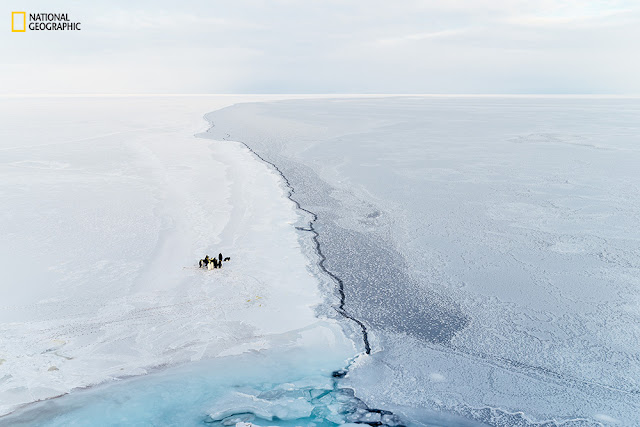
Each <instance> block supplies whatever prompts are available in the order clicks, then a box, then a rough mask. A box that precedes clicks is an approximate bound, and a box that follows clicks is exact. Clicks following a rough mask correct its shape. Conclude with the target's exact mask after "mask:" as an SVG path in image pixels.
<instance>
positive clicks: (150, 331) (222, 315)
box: [0, 96, 362, 425]
mask: <svg viewBox="0 0 640 427" xmlns="http://www.w3.org/2000/svg"><path fill="white" fill-rule="evenodd" d="M257 99H260V97H253V96H251V97H216V96H203V97H188V96H187V97H144V96H143V97H45V98H38V97H28V98H21V97H5V98H0V178H1V179H0V203H1V205H2V209H1V210H0V236H1V242H0V271H1V272H2V274H1V275H0V425H16V424H26V425H40V424H46V423H50V424H53V425H114V424H120V425H122V423H124V424H127V423H128V422H125V421H126V420H127V419H130V420H133V421H135V422H132V423H133V424H138V425H149V423H151V422H153V423H154V424H155V425H159V424H165V425H176V424H178V425H192V424H194V423H196V424H197V423H202V422H203V419H204V416H205V415H206V414H207V412H209V413H211V414H213V413H216V412H220V411H222V410H232V412H233V409H234V408H236V409H238V407H237V405H236V404H235V403H233V402H227V401H224V400H222V401H220V403H219V404H216V402H217V401H218V400H217V399H222V398H223V397H225V396H226V395H225V394H224V393H222V391H221V390H223V389H225V388H226V389H229V388H233V387H235V386H240V385H242V386H246V387H249V386H253V387H255V388H256V390H259V392H265V391H268V390H269V387H273V388H274V389H275V388H276V387H287V386H286V384H287V382H288V381H294V380H295V381H303V380H304V381H308V382H310V383H314V381H312V379H313V378H316V377H318V378H320V380H318V382H317V384H315V383H314V384H315V386H316V388H317V389H323V387H325V385H326V384H325V383H327V381H330V379H331V372H332V371H333V370H336V369H342V368H344V367H345V366H346V364H347V362H348V361H350V360H351V359H352V358H353V357H354V356H355V355H356V354H357V353H358V352H359V348H361V347H362V343H361V342H360V341H353V340H351V339H349V337H348V336H347V335H345V333H344V328H343V327H342V326H341V325H339V324H338V323H337V322H336V320H335V319H332V318H330V317H327V316H320V317H318V314H319V311H321V307H322V306H323V305H324V301H325V299H326V297H325V295H324V294H325V293H323V292H321V289H323V287H331V288H332V287H333V286H334V285H333V283H331V282H330V281H329V280H328V278H326V277H324V278H323V276H322V275H321V274H319V271H318V269H317V266H316V263H315V262H314V259H313V251H312V248H311V246H310V239H302V238H301V237H302V234H301V232H300V231H299V230H296V226H303V225H306V224H308V218H306V216H305V215H303V214H302V212H301V211H299V210H297V209H296V206H295V204H294V203H292V202H291V201H290V200H289V199H288V198H287V197H286V194H287V190H286V188H285V186H284V184H283V181H282V179H281V177H280V175H278V174H277V173H276V172H275V171H274V170H273V169H272V168H270V167H269V166H268V165H266V164H264V163H263V162H260V161H258V160H257V159H256V157H255V155H254V154H253V153H251V152H250V151H249V150H248V149H247V148H246V147H244V146H243V145H242V144H239V143H236V144H232V143H228V142H217V141H211V140H207V139H202V138H195V137H194V134H195V133H197V132H200V131H204V130H206V128H207V122H206V121H205V120H203V117H202V116H203V114H204V113H205V112H207V111H211V110H212V109H216V108H221V107H224V106H227V105H230V104H232V103H233V102H238V101H242V100H245V101H246V100H257ZM218 252H222V253H224V254H225V256H226V255H230V256H231V261H230V262H228V263H226V264H225V267H224V268H223V269H222V270H214V271H203V270H200V269H198V268H197V262H198V259H199V258H202V257H203V256H204V255H205V254H207V253H208V254H210V255H217V254H218ZM329 314H330V313H329ZM354 343H355V344H354ZM270 350H273V351H270ZM276 350H277V351H276ZM241 355H244V356H241ZM234 356H235V357H236V358H237V359H238V361H237V363H231V362H229V361H230V360H231V361H232V362H233V360H234ZM215 358H220V360H221V361H220V362H219V363H212V364H211V365H207V364H197V363H196V362H199V361H207V360H209V361H210V360H211V359H215ZM189 362H193V363H194V365H193V366H191V365H189V367H188V368H185V370H183V371H177V372H179V373H175V374H171V373H167V374H166V377H165V376H163V372H164V370H165V369H166V368H167V367H170V366H174V365H184V364H189ZM276 366H277V367H278V368H277V369H276V368H275V367H276ZM261 367H262V368H261ZM288 367H291V369H289V368H288ZM305 367H306V368H307V369H306V370H305V369H303V368H305ZM252 369H253V370H252ZM261 369H262V370H261ZM150 372H155V373H156V374H155V375H153V376H152V375H150V376H149V379H148V381H147V379H146V378H143V379H139V380H134V379H129V380H127V381H120V380H121V379H122V378H130V377H135V376H141V375H143V374H147V373H150ZM172 372H173V371H172ZM247 372H254V373H255V376H254V377H255V378H254V379H255V381H254V382H253V383H251V381H250V380H248V379H247V378H248V377H250V375H248V374H247ZM269 372H271V376H269ZM180 373H181V374H180ZM305 378H311V379H309V380H305ZM114 382H116V383H117V384H114ZM98 384H103V385H104V387H96V388H95V390H94V389H91V390H89V391H86V392H82V391H78V390H80V389H84V388H87V387H91V386H95V385H98ZM231 384H233V387H232V385H231ZM111 385H113V386H114V388H111ZM305 387H306V388H304V387H303V389H305V390H306V389H307V388H308V389H311V388H313V387H311V386H305ZM70 391H73V392H72V393H71V394H69V395H68V396H64V397H61V398H57V399H53V400H51V401H48V402H46V403H41V404H34V405H31V404H32V403H33V402H36V401H40V400H46V399H52V398H54V397H57V396H62V395H65V394H66V393H69V392H70ZM143 391H144V392H143ZM245 394H246V393H245ZM247 396H249V397H247V398H246V399H249V398H250V397H251V395H250V394H247ZM232 400H233V399H232ZM276 400H277V399H275V398H274V399H271V400H269V399H266V398H265V399H261V401H258V403H259V405H258V407H256V408H255V409H256V411H259V412H260V414H261V415H262V416H263V417H264V419H265V420H266V419H269V415H270V414H271V415H273V414H275V413H276V412H277V413H282V411H284V409H281V408H280V406H282V405H283V402H282V401H280V402H276V403H274V401H276ZM101 402H102V403H101ZM225 402H226V403H225ZM285 402H286V400H285ZM245 403H246V402H245ZM278 405H280V406H278ZM78 406H79V407H80V409H78ZM245 406H246V405H245ZM298 406H299V407H300V408H306V409H308V408H309V406H310V404H309V403H308V402H307V404H305V402H302V401H301V402H298ZM320 406H322V405H320ZM325 406H326V405H325ZM21 407H24V408H22V409H21V410H20V411H18V412H15V413H13V414H12V415H9V416H8V417H3V415H6V414H7V413H10V412H12V411H14V410H16V409H17V408H21ZM300 408H299V409H300ZM241 409H242V407H240V408H239V409H238V410H241ZM285 409H286V408H285ZM306 409H305V410H306ZM270 411H272V412H270ZM302 412H304V411H302ZM302 412H298V413H302ZM168 413H171V414H173V415H172V417H173V418H171V417H168V418H163V416H164V415H166V414H168ZM194 414H195V415H194ZM107 415H109V416H110V418H108V419H107ZM194 416H195V417H196V418H193V417H194ZM198 417H199V418H198ZM123 420H125V421H123Z"/></svg>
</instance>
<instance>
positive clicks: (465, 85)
mask: <svg viewBox="0 0 640 427" xmlns="http://www.w3.org/2000/svg"><path fill="white" fill-rule="evenodd" d="M11 11H26V12H27V13H35V12H65V13H68V14H69V18H70V20H72V21H80V22H82V30H81V31H79V32H37V31H27V32H26V33H12V32H11V31H10V27H11V24H10V21H11ZM0 14H4V16H5V20H4V22H5V27H6V28H5V30H3V31H0V49H1V50H2V55H1V56H0V58H1V59H0V93H4V94H7V93H509V94H512V93H513V94H518V93H534V94H539V93H560V94H564V93H588V94H640V0H632V1H623V0H620V1H617V0H611V1H604V0H601V1H591V0H581V1H580V0H440V1H436V0H406V1H402V0H396V1H392V0H387V1H376V0H366V1H364V0H363V1H347V0H335V1H328V0H325V1H314V0H269V1H267V0H262V1H260V0H232V1H221V0H202V1H185V0H173V1H168V0H153V1H135V0H111V1H102V2H98V1H91V2H90V1H80V0H76V1H70V0H54V1H51V0H46V1H29V0H4V1H3V2H2V11H0Z"/></svg>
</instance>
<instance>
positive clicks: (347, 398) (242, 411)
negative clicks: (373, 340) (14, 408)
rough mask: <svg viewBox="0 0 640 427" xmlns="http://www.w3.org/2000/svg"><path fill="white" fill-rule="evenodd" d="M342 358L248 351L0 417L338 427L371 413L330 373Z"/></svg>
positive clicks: (13, 420) (24, 421)
mask: <svg viewBox="0 0 640 427" xmlns="http://www.w3.org/2000/svg"><path fill="white" fill-rule="evenodd" d="M341 363H343V361H342V360H340V357H339V356H338V357H336V356H332V355H330V354H319V352H317V351H316V352H315V354H313V352H311V351H305V350H302V349H299V348H298V349H295V350H288V351H261V352H250V353H245V354H242V355H239V356H230V357H224V358H220V359H216V360H210V361H204V362H197V363H192V364H188V365H185V366H181V367H174V368H169V369H166V370H162V371H158V372H156V373H152V374H149V375H146V376H142V377H135V378H129V379H125V380H121V381H117V382H113V383H110V384H107V385H102V386H98V387H94V388H91V389H86V390H79V391H75V392H73V393H71V394H69V395H66V396H63V397H61V398H57V399H52V400H48V401H44V402H40V403H37V404H34V405H30V406H29V407H27V408H26V409H23V410H21V411H18V412H17V413H14V414H12V415H11V416H9V417H5V418H2V419H0V425H2V426H8V425H11V426H21V425H24V426H26V425H28V426H32V425H38V426H50V427H53V426H96V425H99V426H116V425H128V426H149V425H154V426H174V425H176V426H177V425H179V426H200V425H233V424H235V422H238V421H250V422H254V423H256V424H262V425H264V424H265V423H268V424H269V425H281V426H294V425H308V426H318V427H322V426H333V425H337V424H342V423H345V422H347V421H349V420H355V419H356V418H358V419H360V418H361V417H362V416H365V417H367V416H369V417H371V416H373V417H374V418H375V417H377V418H380V417H381V416H382V415H381V414H379V413H376V412H373V413H372V414H371V415H367V414H368V411H366V409H365V408H366V406H365V405H364V404H363V403H362V402H360V401H359V400H358V399H356V398H354V397H353V393H352V391H351V390H349V389H341V388H339V386H338V382H339V379H337V378H334V377H333V376H332V373H333V371H334V369H335V368H336V367H338V368H339V367H340V366H341V365H340V364H341Z"/></svg>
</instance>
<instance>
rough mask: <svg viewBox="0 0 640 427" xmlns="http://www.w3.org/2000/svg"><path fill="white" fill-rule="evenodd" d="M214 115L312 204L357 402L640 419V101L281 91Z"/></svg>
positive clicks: (524, 415) (551, 419) (523, 418)
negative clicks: (358, 333) (345, 329)
mask: <svg viewBox="0 0 640 427" xmlns="http://www.w3.org/2000/svg"><path fill="white" fill-rule="evenodd" d="M207 119H208V120H210V121H211V122H212V124H213V125H214V126H213V127H212V129H211V130H210V131H209V134H210V136H211V137H212V138H214V139H230V140H234V141H241V142H243V143H245V144H246V145H247V146H248V147H250V148H251V149H252V150H253V151H255V152H256V153H257V154H258V155H259V156H261V157H262V158H263V159H264V160H266V161H267V162H270V163H272V164H273V165H275V167H277V168H278V170H279V171H280V172H281V173H282V174H283V175H284V176H286V177H287V180H288V182H289V184H290V185H291V187H292V188H293V194H292V198H293V199H294V200H296V201H297V202H298V203H299V204H300V205H301V206H302V208H304V209H307V210H309V211H311V212H314V213H315V214H316V215H317V221H316V223H315V229H316V231H317V232H318V241H319V244H320V246H321V247H322V251H323V254H324V256H326V261H325V262H324V266H325V267H326V269H327V270H328V271H329V272H330V273H331V274H333V275H335V276H336V277H338V278H340V279H341V281H342V282H343V284H344V293H345V304H344V309H345V312H346V313H347V314H348V315H349V316H352V317H353V318H356V319H358V320H359V321H360V322H362V324H363V329H364V330H366V332H367V335H368V340H369V341H370V343H371V356H370V357H362V358H359V359H358V360H357V361H356V362H355V363H354V366H352V367H351V369H350V370H349V374H348V375H347V376H346V378H345V381H346V383H347V384H349V385H350V386H351V387H353V388H354V390H356V394H357V395H358V396H359V397H361V398H362V399H363V400H364V401H366V402H367V403H368V404H370V405H374V406H376V407H380V408H384V409H387V410H391V411H393V412H394V413H396V414H399V415H401V416H402V415H404V416H412V417H414V419H424V418H420V415H419V414H420V413H424V411H426V410H432V411H444V412H447V413H453V414H457V415H460V416H462V417H465V418H467V419H470V420H476V421H479V422H483V423H487V424H490V425H504V426H513V425H540V424H543V425H628V426H632V425H639V424H640V341H639V338H640V231H639V230H640V228H638V223H639V220H640V191H639V190H640V168H639V165H640V145H639V144H640V140H639V135H640V100H638V99H626V98H617V99H616V98H608V99H607V98H597V97H582V98H581V97H574V98H571V97H555V98H554V97H548V98H545V97H528V98H527V97H502V98H501V97H398V98H380V99H333V100H327V99H323V100H293V101H282V102H272V103H248V104H239V105H234V106H232V107H228V108H225V109H222V110H219V111H216V112H213V113H211V114H209V115H207ZM445 424H446V423H445Z"/></svg>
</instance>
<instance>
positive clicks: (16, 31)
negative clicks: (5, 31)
mask: <svg viewBox="0 0 640 427" xmlns="http://www.w3.org/2000/svg"><path fill="white" fill-rule="evenodd" d="M16 15H22V29H21V30H16V29H14V28H15V26H14V20H15V16H16ZM26 31H27V12H11V32H13V33H24V32H26Z"/></svg>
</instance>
